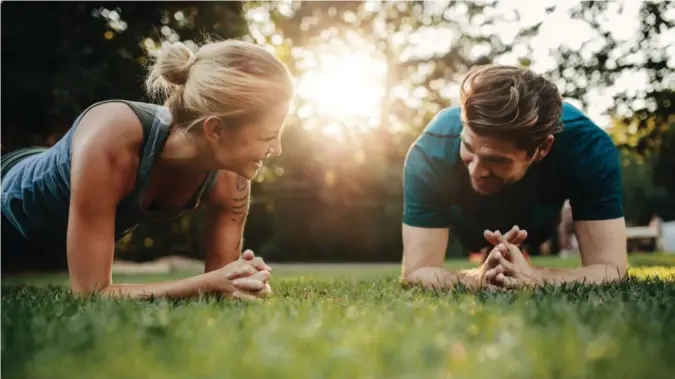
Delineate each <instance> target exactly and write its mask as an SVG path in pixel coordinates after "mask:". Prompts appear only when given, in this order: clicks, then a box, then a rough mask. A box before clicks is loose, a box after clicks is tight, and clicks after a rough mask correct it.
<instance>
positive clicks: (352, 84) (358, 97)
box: [298, 53, 386, 136]
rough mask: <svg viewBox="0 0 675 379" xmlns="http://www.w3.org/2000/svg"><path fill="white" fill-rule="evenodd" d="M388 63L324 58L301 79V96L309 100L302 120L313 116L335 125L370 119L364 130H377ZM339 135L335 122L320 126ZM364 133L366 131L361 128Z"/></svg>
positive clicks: (354, 56)
mask: <svg viewBox="0 0 675 379" xmlns="http://www.w3.org/2000/svg"><path fill="white" fill-rule="evenodd" d="M385 74H386V64H385V63H384V62H378V61H376V60H374V59H372V58H370V57H369V56H368V55H366V54H356V53H350V54H344V55H322V56H320V57H319V58H318V59H317V62H316V66H315V67H314V68H312V69H310V70H308V71H307V72H306V73H305V74H304V75H303V76H302V77H301V78H300V80H299V83H298V95H299V97H301V98H302V99H304V100H305V101H306V105H305V106H304V107H302V108H301V109H300V110H299V114H300V117H303V115H305V116H308V115H309V114H314V115H317V116H322V117H325V118H327V119H330V120H334V121H336V122H345V121H350V120H353V121H357V120H358V121H362V120H364V119H365V120H368V122H367V123H366V124H363V125H362V127H366V129H368V128H375V127H376V126H377V123H378V117H379V109H380V102H381V101H382V97H383V95H384V80H385ZM320 128H321V131H322V132H323V133H324V134H326V135H331V136H336V135H337V134H339V129H340V127H339V126H338V125H336V123H334V122H330V123H327V124H326V125H323V126H321V127H320ZM362 130H363V128H362Z"/></svg>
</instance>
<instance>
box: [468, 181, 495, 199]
mask: <svg viewBox="0 0 675 379" xmlns="http://www.w3.org/2000/svg"><path fill="white" fill-rule="evenodd" d="M471 188H473V190H474V191H475V192H476V193H478V194H479V195H483V196H489V195H494V194H496V193H497V192H499V191H500V190H501V189H502V186H480V185H478V184H476V183H473V182H471Z"/></svg>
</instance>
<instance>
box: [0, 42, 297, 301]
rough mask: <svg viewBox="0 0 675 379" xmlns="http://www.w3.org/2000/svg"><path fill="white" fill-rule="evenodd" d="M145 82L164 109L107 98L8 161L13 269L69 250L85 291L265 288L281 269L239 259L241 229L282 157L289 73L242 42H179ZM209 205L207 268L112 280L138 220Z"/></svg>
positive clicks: (134, 293)
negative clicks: (266, 165)
mask: <svg viewBox="0 0 675 379" xmlns="http://www.w3.org/2000/svg"><path fill="white" fill-rule="evenodd" d="M146 87H147V89H148V92H149V93H150V94H152V95H164V97H165V99H166V101H165V103H164V106H158V105H153V104H147V103H140V102H131V101H124V100H109V101H104V102H100V103H97V104H94V105H92V106H90V107H89V108H88V109H86V110H85V111H84V112H83V113H82V114H81V115H80V116H79V117H78V118H77V120H75V123H74V124H73V126H72V128H71V130H70V131H69V132H68V133H67V134H65V136H64V137H63V138H62V139H61V140H60V141H58V142H57V143H56V144H55V145H54V146H52V147H51V148H49V149H23V150H21V151H17V152H13V153H11V154H8V155H7V156H5V157H3V159H2V165H3V168H2V176H3V179H2V218H3V222H2V258H3V259H2V260H3V262H2V264H3V266H5V264H7V265H8V266H15V267H10V269H11V268H20V266H21V264H22V263H25V262H30V261H41V260H49V259H50V256H53V255H54V254H58V255H60V256H61V257H63V259H67V264H68V270H69V274H70V283H71V288H72V290H73V292H74V293H76V294H86V293H100V294H103V295H125V296H131V297H135V298H138V297H147V296H153V297H158V296H167V297H185V296H193V295H197V294H200V293H220V294H225V295H227V296H229V297H237V298H246V299H255V298H257V297H259V296H263V295H264V294H266V293H268V292H269V287H268V285H267V281H268V279H269V277H270V273H269V271H270V268H269V267H268V266H267V265H266V264H265V263H264V262H263V261H262V259H260V258H257V257H254V255H253V253H251V252H249V251H247V252H245V253H244V254H241V256H240V251H241V239H242V230H243V224H244V222H245V220H246V214H247V213H248V199H249V183H250V180H251V179H253V178H254V177H255V176H256V173H257V171H258V170H259V169H260V167H261V165H262V161H263V160H264V159H266V158H267V157H269V156H270V155H279V154H281V133H282V130H281V129H282V127H283V125H284V122H285V119H286V115H287V113H288V110H289V104H290V101H291V100H292V97H293V92H294V86H293V81H292V78H291V75H290V74H289V71H288V70H287V68H286V67H285V66H284V64H283V63H282V62H280V61H279V60H278V59H277V58H275V57H274V56H273V55H272V54H270V53H268V52H267V51H266V50H264V49H263V48H261V47H259V46H257V45H254V44H249V43H246V42H242V41H236V40H228V41H223V42H217V43H209V44H206V45H204V46H202V47H201V48H199V50H198V51H197V52H196V53H193V52H192V51H191V50H189V49H188V48H187V47H186V46H185V45H183V44H182V43H174V44H172V45H170V46H169V47H167V48H165V49H163V50H161V51H160V53H159V55H158V56H157V59H156V60H155V61H154V64H153V65H152V67H151V69H150V72H149V75H148V77H147V79H146ZM199 205H204V206H205V207H207V209H208V211H207V217H206V218H207V220H206V223H207V233H206V235H207V237H206V238H207V243H206V245H207V253H206V262H205V273H204V274H202V275H198V276H194V277H190V278H186V279H182V280H176V281H169V282H163V283H155V284H113V283H112V280H111V267H112V263H113V253H114V244H115V242H116V241H117V240H119V239H120V238H121V237H122V236H124V235H125V234H126V233H128V232H129V231H130V230H132V229H133V228H135V227H136V226H137V225H138V224H141V223H144V222H150V221H161V220H168V219H172V218H175V217H177V216H180V215H181V214H183V213H185V212H189V211H192V210H194V209H196V208H197V206H199ZM17 266H19V267H17ZM3 271H4V270H3Z"/></svg>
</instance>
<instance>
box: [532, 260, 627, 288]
mask: <svg viewBox="0 0 675 379" xmlns="http://www.w3.org/2000/svg"><path fill="white" fill-rule="evenodd" d="M533 268H534V270H535V271H536V272H537V273H538V274H539V275H540V276H541V279H542V282H546V283H553V284H558V283H569V282H584V283H589V284H591V283H592V284H598V283H602V282H606V281H614V280H618V279H621V278H623V277H624V276H625V274H626V269H625V268H623V267H619V266H617V265H612V264H593V265H588V266H584V267H580V268H575V269H552V268H546V267H533Z"/></svg>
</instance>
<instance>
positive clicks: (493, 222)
mask: <svg viewBox="0 0 675 379" xmlns="http://www.w3.org/2000/svg"><path fill="white" fill-rule="evenodd" d="M562 122H563V124H564V127H563V131H562V132H560V133H559V134H556V135H555V141H554V143H553V147H552V148H551V151H550V152H549V154H548V155H547V156H546V157H545V158H544V159H542V160H541V161H538V162H535V163H534V164H533V165H532V166H531V167H530V169H529V170H528V171H527V173H526V174H525V176H524V177H523V178H522V179H521V180H520V181H519V182H517V183H514V184H512V185H510V186H508V187H506V188H504V189H503V190H502V191H501V192H499V193H497V194H494V195H490V196H482V195H480V194H478V193H476V192H475V191H474V190H473V189H472V188H471V183H470V181H469V176H468V171H467V168H466V166H465V165H464V162H462V160H461V159H460V157H459V147H460V132H461V131H462V122H461V117H460V108H458V107H453V108H446V109H444V110H442V111H441V112H439V113H438V114H437V115H436V116H435V117H434V119H433V120H432V121H431V122H430V124H429V125H428V126H427V127H426V128H425V130H424V131H423V132H422V134H421V135H420V136H419V138H418V139H417V140H416V141H415V143H414V144H413V145H412V146H411V148H410V150H409V151H408V155H407V157H406V160H405V166H404V172H403V187H404V213H403V222H404V223H405V224H407V225H410V226H416V227H425V228H445V227H448V228H449V229H450V231H451V233H452V235H453V236H454V237H456V238H457V239H459V241H460V242H461V243H462V245H463V246H464V248H465V249H467V250H469V251H478V250H480V249H481V248H483V247H488V243H487V241H486V240H485V238H484V237H483V231H484V230H485V229H489V230H500V231H502V232H506V231H508V230H509V229H511V227H512V226H513V225H518V226H519V227H520V228H521V229H526V230H527V231H528V238H527V240H526V241H525V244H528V245H530V246H532V247H537V246H538V245H539V244H540V243H542V242H545V241H546V240H548V239H549V237H550V236H551V233H553V232H554V230H555V228H556V227H557V225H558V223H559V222H560V213H561V209H562V206H563V204H564V202H565V200H567V199H569V200H570V205H571V206H572V213H573V217H574V220H576V221H579V220H606V219H614V218H619V217H622V216H623V205H622V188H621V165H620V161H619V156H618V151H617V149H616V147H615V146H614V143H613V142H612V140H611V139H610V137H609V136H608V135H607V133H605V131H604V130H602V129H601V128H600V127H598V126H597V125H596V124H595V123H593V122H592V121H591V120H590V119H589V118H588V117H586V116H585V115H584V114H583V113H582V112H581V111H579V110H578V109H576V108H575V107H573V106H572V105H570V104H569V103H563V112H562Z"/></svg>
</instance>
